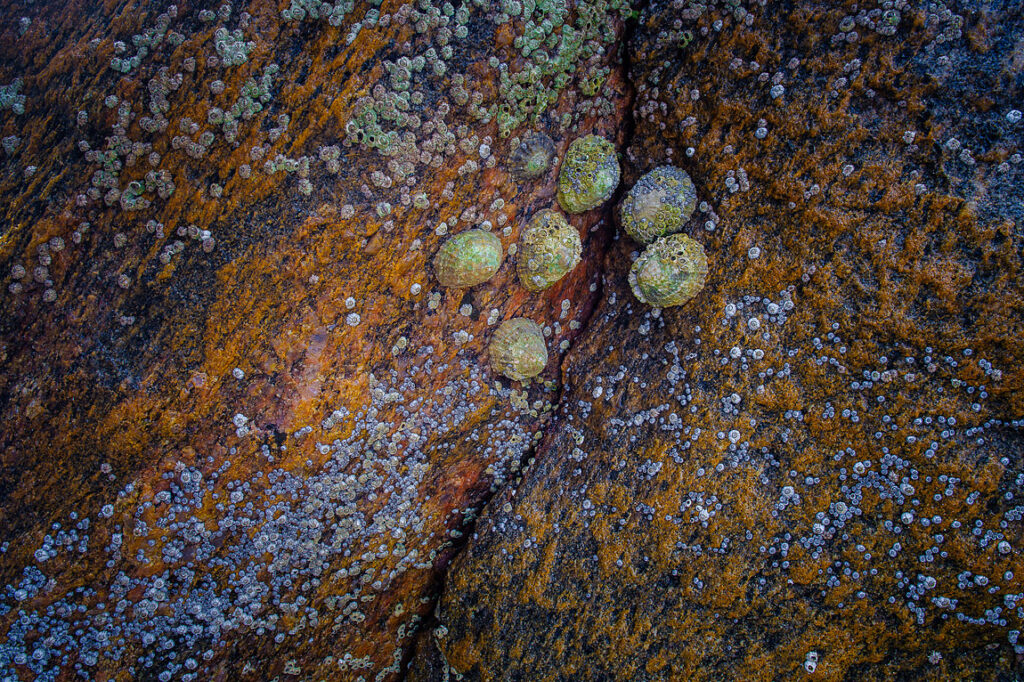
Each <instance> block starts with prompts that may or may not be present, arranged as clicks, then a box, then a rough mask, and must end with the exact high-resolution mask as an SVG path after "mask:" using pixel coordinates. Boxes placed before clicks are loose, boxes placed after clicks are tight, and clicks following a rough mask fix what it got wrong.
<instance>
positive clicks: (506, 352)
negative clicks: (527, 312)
mask: <svg viewBox="0 0 1024 682" xmlns="http://www.w3.org/2000/svg"><path fill="white" fill-rule="evenodd" d="M488 353H489V354H490V356H491V366H492V367H493V368H494V371H495V372H498V373H499V374H501V375H503V376H505V377H508V378H509V379H512V380H513V381H522V380H524V379H529V378H531V377H535V376H537V375H538V374H540V373H541V372H543V371H544V367H545V366H547V364H548V349H547V344H546V343H545V342H544V332H543V331H542V330H541V328H540V325H538V324H537V323H536V322H534V321H533V320H529V319H527V318H525V317H514V318H512V319H511V320H506V321H504V322H502V323H501V326H500V327H498V328H497V329H496V330H495V332H494V335H493V336H492V337H491V344H490V347H489V349H488Z"/></svg>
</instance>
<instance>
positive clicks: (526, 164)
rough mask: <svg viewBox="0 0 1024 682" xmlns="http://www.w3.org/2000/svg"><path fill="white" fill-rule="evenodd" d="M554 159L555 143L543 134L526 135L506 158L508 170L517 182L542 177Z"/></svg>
mask: <svg viewBox="0 0 1024 682" xmlns="http://www.w3.org/2000/svg"><path fill="white" fill-rule="evenodd" d="M554 159H555V143H554V141H552V139H551V138H550V137H548V136H547V135H545V134H544V133H539V132H534V133H527V135H526V136H525V137H524V138H523V140H522V142H520V143H519V146H518V147H516V148H515V149H514V150H513V151H512V153H511V154H509V157H508V170H509V172H510V173H511V174H512V177H514V178H516V179H517V180H533V179H534V178H539V177H540V176H542V175H544V174H545V173H546V172H547V171H548V169H549V168H551V162H552V161H554Z"/></svg>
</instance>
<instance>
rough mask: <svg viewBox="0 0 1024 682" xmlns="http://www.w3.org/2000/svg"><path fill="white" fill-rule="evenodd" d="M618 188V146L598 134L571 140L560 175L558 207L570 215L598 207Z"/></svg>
mask: <svg viewBox="0 0 1024 682" xmlns="http://www.w3.org/2000/svg"><path fill="white" fill-rule="evenodd" d="M618 185H619V160H618V158H617V157H616V154H615V145H613V144H612V143H611V142H609V141H608V140H606V139H604V138H603V137H600V136H598V135H587V136H586V137H581V138H578V139H576V140H573V141H572V144H570V145H569V150H568V151H567V152H566V154H565V160H564V161H563V162H562V168H561V170H560V171H559V173H558V204H559V205H560V206H561V207H562V208H563V209H565V210H566V211H568V212H569V213H582V212H583V211H588V210H590V209H592V208H594V207H595V206H599V205H600V204H602V203H603V202H605V201H607V200H608V199H609V198H611V196H612V192H614V191H615V188H616V187H618Z"/></svg>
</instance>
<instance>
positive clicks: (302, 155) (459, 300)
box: [0, 0, 628, 681]
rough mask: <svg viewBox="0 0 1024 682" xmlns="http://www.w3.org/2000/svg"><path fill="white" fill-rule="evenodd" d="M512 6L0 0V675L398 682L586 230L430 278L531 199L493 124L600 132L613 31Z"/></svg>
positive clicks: (616, 126) (546, 199)
mask: <svg viewBox="0 0 1024 682" xmlns="http://www.w3.org/2000/svg"><path fill="white" fill-rule="evenodd" d="M517 6H518V9H517V10H516V9H515V8H513V7H511V6H509V7H502V6H499V4H498V3H492V2H488V1H487V0H483V1H481V2H473V3H467V4H462V3H455V4H454V5H453V4H448V3H444V2H436V3H434V4H430V3H416V4H412V3H403V2H385V3H383V4H382V3H380V2H376V3H364V2H357V3H354V4H350V3H345V2H337V3H336V4H334V5H325V4H323V3H310V2H300V1H299V0H296V1H295V2H292V3H285V2H263V1H256V0H253V1H252V2H236V3H232V4H228V3H179V4H178V5H177V6H172V5H170V4H169V3H166V2H148V1H142V2H125V1H117V0H114V1H112V2H104V3H97V2H84V1H83V2H69V3H63V2H52V3H40V2H36V3H31V2H30V3H18V2H0V32H2V40H0V88H2V89H0V132H2V135H0V137H3V138H4V145H3V151H2V152H0V168H2V175H0V197H2V198H3V202H2V207H0V214H2V218H3V220H2V223H0V273H2V275H3V277H4V281H3V288H2V289H0V299H2V301H0V309H2V310H3V314H2V318H0V424H2V426H0V529H2V530H0V678H4V679H18V680H52V679H72V678H74V679H78V676H79V675H80V676H82V677H85V678H89V679H116V680H136V679H139V680H165V679H173V680H186V681H188V680H217V679H223V680H260V681H265V680H273V679H318V680H319V679H323V680H392V679H397V678H399V677H400V675H399V669H400V667H401V666H400V664H401V661H402V660H403V658H405V657H408V656H409V654H410V651H411V648H410V642H411V641H412V637H413V634H414V633H415V632H416V630H417V628H418V627H419V623H420V622H421V619H422V618H423V617H424V616H426V615H427V614H428V613H429V612H430V611H431V609H432V604H433V599H434V598H435V597H436V594H437V586H438V577H439V575H440V573H441V572H442V571H443V570H444V568H445V566H446V564H447V562H448V561H449V559H450V557H451V556H452V554H453V553H454V552H455V551H456V550H457V546H458V544H459V543H460V542H461V540H460V537H461V534H462V530H463V529H464V528H466V527H467V525H468V524H470V523H471V522H472V519H473V518H474V517H475V515H476V514H477V513H478V511H479V509H480V507H481V506H482V505H483V504H484V502H485V501H486V500H487V499H488V497H489V496H490V494H491V491H492V490H495V489H498V488H500V487H501V486H502V485H503V484H504V483H505V482H506V481H508V480H509V479H510V478H512V477H514V475H515V472H516V471H517V470H518V468H519V466H520V462H521V460H522V458H523V457H524V456H525V455H526V454H527V453H528V452H529V451H530V450H531V448H532V446H533V443H534V440H535V437H536V435H537V434H539V433H540V431H541V429H542V428H543V426H544V424H545V423H547V422H548V420H549V419H550V414H551V405H552V403H554V402H556V401H557V399H558V395H559V391H560V375H559V371H558V368H559V364H560V362H559V361H560V358H561V356H562V355H564V352H565V350H566V349H567V348H568V347H569V344H570V343H571V342H572V341H573V340H574V339H575V337H576V336H577V335H578V334H579V331H580V329H581V327H582V325H583V324H584V323H585V321H586V319H587V318H588V316H589V314H590V311H591V309H592V307H593V303H594V299H595V297H596V292H597V291H598V290H599V274H598V269H599V267H600V266H601V260H600V257H599V254H600V253H602V252H603V251H604V250H605V248H606V243H607V241H608V239H609V236H610V229H597V228H596V226H597V225H598V223H599V222H600V221H601V220H603V219H605V216H604V215H603V214H600V213H598V212H594V213H592V214H590V215H588V216H579V217H574V218H572V223H573V225H574V226H575V227H576V228H577V229H579V230H580V233H581V235H583V237H584V239H583V257H584V263H583V264H581V265H580V266H579V267H577V268H575V269H574V270H573V272H572V273H570V274H569V275H567V276H566V277H565V278H563V279H562V280H560V281H559V282H558V283H557V284H555V285H554V286H552V287H551V288H550V289H548V290H546V291H544V292H543V293H538V294H531V293H529V292H527V291H525V290H524V289H522V288H521V287H520V286H519V284H518V277H517V274H516V267H515V265H516V261H515V258H514V256H512V255H511V254H509V255H506V257H505V259H504V261H503V263H502V266H501V269H500V270H499V272H498V273H497V274H496V275H495V276H494V277H493V278H492V279H491V280H489V281H488V282H486V283H484V284H481V285H478V286H476V287H474V288H472V289H471V290H448V289H444V288H443V287H441V286H440V285H438V284H437V282H436V280H435V279H434V278H433V276H432V274H431V267H432V266H431V261H432V259H433V257H434V255H435V254H436V252H437V250H438V248H439V246H440V244H441V243H442V242H443V241H444V240H445V239H446V238H447V237H448V236H450V235H452V234H455V233H457V232H461V231H463V230H466V229H468V228H472V227H477V228H481V229H486V230H490V231H492V232H493V233H494V234H496V235H498V236H499V238H500V239H501V241H502V244H503V246H504V249H505V251H506V253H507V254H508V252H509V251H510V249H511V247H514V245H515V244H516V243H517V241H518V239H519V235H520V231H521V229H522V227H523V226H524V225H525V223H526V221H527V220H528V218H529V216H531V215H533V214H534V213H535V212H536V211H538V210H540V209H542V208H545V207H548V206H551V205H552V204H553V203H554V201H555V199H554V196H555V177H554V175H555V174H554V173H553V172H549V173H548V176H547V177H546V178H545V177H541V178H538V179H535V180H531V181H530V182H529V183H526V184H523V183H521V182H519V181H517V180H515V179H514V178H513V177H512V176H511V174H510V173H509V171H508V169H506V168H505V166H504V163H503V161H504V159H505V158H507V156H508V155H509V154H510V153H511V151H512V150H514V149H515V148H517V146H518V139H517V138H518V136H520V135H523V134H525V133H527V132H529V131H533V130H539V131H543V132H545V133H546V134H547V135H549V136H550V137H551V138H552V139H553V140H554V143H555V145H556V152H557V154H564V152H565V149H566V147H567V146H568V144H569V142H570V141H571V140H572V139H575V138H576V137H579V136H580V135H582V134H585V133H589V132H593V131H595V130H596V131H597V132H599V133H601V134H602V135H605V136H606V137H608V138H609V139H612V140H616V141H617V143H618V144H619V145H620V146H621V145H622V142H623V139H624V129H623V127H622V125H621V123H622V121H623V120H624V118H625V117H624V113H625V107H626V102H627V100H626V97H625V95H626V93H627V91H628V88H627V86H626V85H625V84H624V82H623V80H622V70H621V67H620V66H619V63H620V62H619V60H620V53H619V49H618V47H617V46H618V45H619V44H620V43H619V42H618V40H619V38H620V37H621V34H622V30H623V14H624V12H625V11H626V10H627V8H626V7H625V6H623V5H621V3H619V2H617V1H615V0H613V1H612V2H593V3H580V4H578V5H576V6H575V7H573V8H569V7H567V6H564V5H562V4H560V3H556V2H540V3H534V4H531V5H530V8H529V16H528V17H527V16H524V13H526V12H527V10H526V8H524V7H523V6H521V5H517ZM325 7H327V8H331V9H330V11H329V12H326V13H325ZM584 15H585V16H584ZM528 27H529V29H530V30H529V35H526V34H527V33H528V31H527V28H528ZM569 27H575V29H576V33H575V35H576V36H577V37H578V40H577V41H575V42H573V43H572V44H571V45H568V44H566V45H560V44H559V35H568V33H569ZM563 29H564V30H563ZM524 35H526V37H525V38H524V37H523V36H524ZM552 36H553V37H552ZM552 43H554V44H553V45H552ZM541 52H543V55H541V54H540V53H541ZM524 53H526V54H525V55H524ZM534 53H536V54H534ZM502 64H503V65H505V70H504V74H505V76H507V77H506V78H504V79H499V78H496V74H497V73H498V70H497V68H496V66H495V65H502ZM524 69H527V70H531V71H530V73H531V74H533V73H535V74H536V77H534V76H530V78H531V79H532V80H530V81H529V82H525V81H521V78H522V74H523V73H524ZM512 79H517V80H512ZM517 316H526V317H529V318H530V319H533V320H536V321H537V322H538V323H539V324H540V325H541V326H542V327H543V328H544V329H545V333H546V341H547V345H548V348H549V352H550V353H551V356H552V362H551V363H550V365H549V366H548V370H547V371H546V372H545V373H543V374H541V375H540V376H539V377H538V378H537V379H536V380H534V381H533V382H531V383H530V384H529V385H518V384H516V385H512V384H510V383H509V382H507V381H505V380H503V379H500V377H498V376H496V375H495V374H494V372H493V371H492V370H491V369H490V367H489V365H488V359H487V352H486V349H487V344H488V341H489V339H490V335H491V333H492V332H493V331H494V330H495V329H497V326H498V325H499V324H500V323H501V322H502V321H503V320H506V319H510V318H514V317H517Z"/></svg>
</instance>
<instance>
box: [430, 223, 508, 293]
mask: <svg viewBox="0 0 1024 682" xmlns="http://www.w3.org/2000/svg"><path fill="white" fill-rule="evenodd" d="M502 256H503V251H502V248H501V240H500V239H498V238H497V237H496V236H495V235H494V234H492V233H490V232H486V231H485V230H466V231H465V232H460V233H459V234H457V235H455V236H454V237H452V238H450V239H449V240H448V241H446V242H445V243H444V245H443V246H441V250H440V251H438V252H437V255H436V256H435V257H434V272H435V273H436V274H437V281H439V282H440V283H441V284H442V285H443V286H446V287H457V288H462V287H471V286H475V285H477V284H481V283H483V282H486V281H487V280H489V279H490V278H491V277H494V273H496V272H497V271H498V268H500V267H501V259H502Z"/></svg>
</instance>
